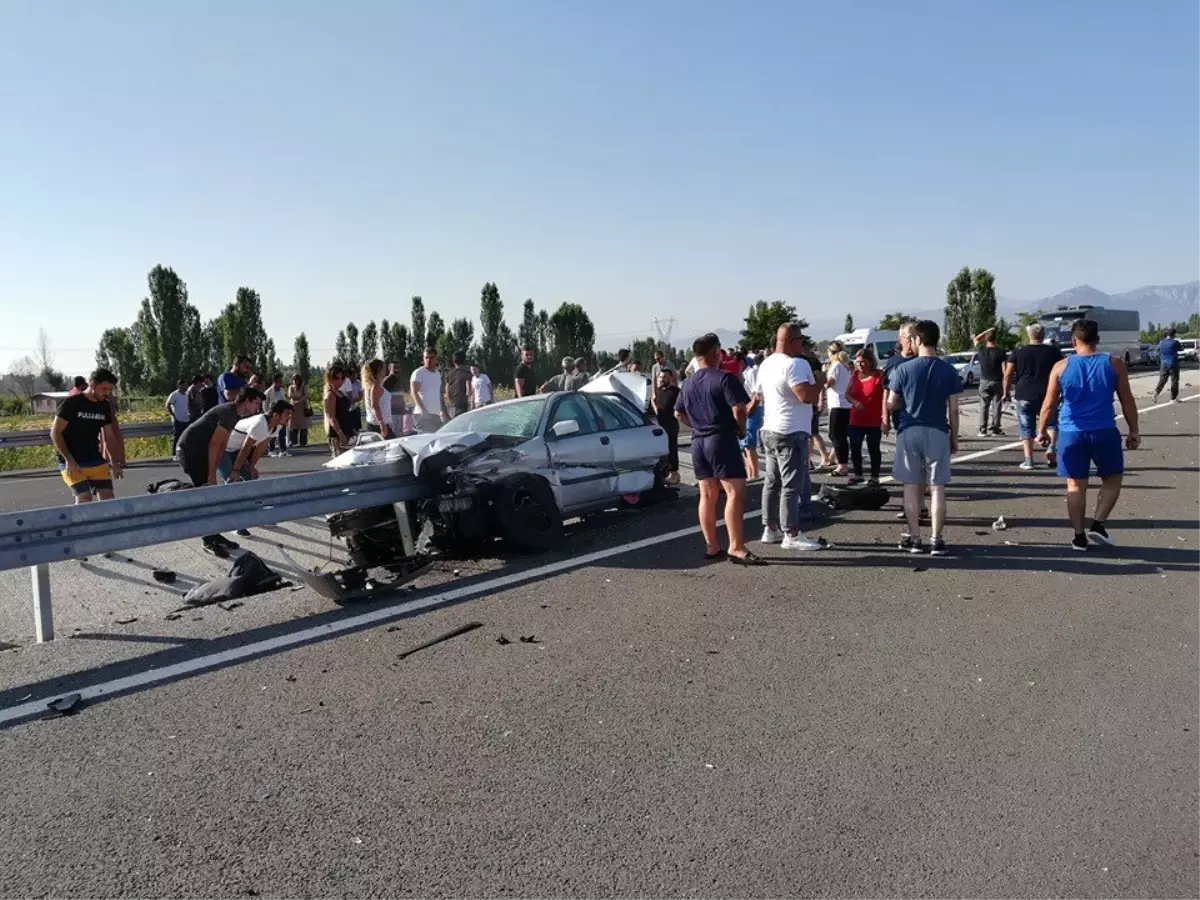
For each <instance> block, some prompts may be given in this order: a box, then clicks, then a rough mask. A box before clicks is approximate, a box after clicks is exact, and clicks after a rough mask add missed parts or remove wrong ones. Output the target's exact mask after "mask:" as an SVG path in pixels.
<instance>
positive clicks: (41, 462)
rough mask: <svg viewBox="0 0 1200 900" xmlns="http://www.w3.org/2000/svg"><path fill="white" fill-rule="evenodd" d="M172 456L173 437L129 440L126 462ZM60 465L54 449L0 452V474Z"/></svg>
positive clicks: (20, 448)
mask: <svg viewBox="0 0 1200 900" xmlns="http://www.w3.org/2000/svg"><path fill="white" fill-rule="evenodd" d="M170 455H171V436H170V435H169V434H164V435H163V436H162V437H149V438H127V439H126V440H125V461H126V462H133V461H134V460H138V459H161V458H163V457H169V456H170ZM57 465H58V462H57V461H56V460H55V458H54V448H53V447H11V448H8V449H5V450H0V472H22V471H24V470H26V469H52V468H54V467H56V466H57Z"/></svg>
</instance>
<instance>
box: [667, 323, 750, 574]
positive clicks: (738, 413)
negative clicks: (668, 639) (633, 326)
mask: <svg viewBox="0 0 1200 900" xmlns="http://www.w3.org/2000/svg"><path fill="white" fill-rule="evenodd" d="M692 356H693V358H694V361H695V362H696V366H697V368H696V374H695V375H693V376H692V377H691V378H689V379H688V380H687V381H685V382H684V383H683V387H682V389H681V390H680V392H679V400H678V401H676V404H675V418H676V419H678V420H679V423H680V424H681V425H684V426H686V427H688V428H690V429H691V430H692V468H693V470H694V471H695V473H696V481H697V482H698V487H699V488H700V530H701V532H703V534H704V544H705V554H704V556H705V559H720V558H723V557H725V556H726V555H728V558H729V561H730V562H732V563H737V564H738V565H743V566H759V565H763V562H764V561H763V560H762V559H761V558H760V557H758V556H755V555H754V553H752V552H751V551H750V550H749V549H747V548H746V533H745V532H746V523H745V517H744V515H743V514H744V512H745V509H746V461H745V459H744V458H743V456H742V450H741V447H739V446H738V439H739V438H740V437H741V436H742V435H743V434H744V433H745V431H746V407H747V405H748V404H749V403H750V396H749V395H748V394H747V393H746V388H745V386H744V385H743V384H742V379H741V378H740V377H738V376H737V375H731V374H730V373H728V372H723V371H721V369H720V363H721V341H720V339H719V338H718V337H717V336H716V335H715V334H706V335H704V336H703V337H701V338H697V339H696V341H695V342H694V343H693V344H692ZM722 488H723V489H724V490H725V527H726V529H727V530H728V531H729V552H728V554H726V553H725V551H723V550H721V547H720V545H719V544H718V543H717V503H718V502H719V500H720V497H721V490H722Z"/></svg>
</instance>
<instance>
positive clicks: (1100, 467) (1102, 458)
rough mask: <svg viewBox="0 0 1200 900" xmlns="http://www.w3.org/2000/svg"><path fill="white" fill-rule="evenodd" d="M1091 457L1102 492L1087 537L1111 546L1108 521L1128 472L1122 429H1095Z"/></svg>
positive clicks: (1097, 498)
mask: <svg viewBox="0 0 1200 900" xmlns="http://www.w3.org/2000/svg"><path fill="white" fill-rule="evenodd" d="M1090 438H1091V457H1092V461H1093V462H1094V463H1095V464H1096V474H1097V475H1098V476H1100V492H1099V494H1097V496H1096V518H1095V519H1094V520H1093V521H1092V527H1091V528H1089V529H1088V537H1089V538H1091V539H1092V540H1093V541H1095V542H1096V543H1097V544H1103V545H1105V546H1111V545H1112V543H1113V542H1112V539H1111V538H1110V537H1109V536H1108V528H1107V527H1106V525H1105V523H1106V522H1107V521H1108V517H1109V515H1110V514H1111V513H1112V511H1113V507H1114V506H1116V505H1117V499H1118V498H1119V497H1120V496H1121V481H1122V479H1123V477H1124V474H1125V445H1124V439H1123V438H1122V437H1121V432H1120V431H1118V430H1117V429H1116V428H1106V429H1104V430H1102V431H1096V432H1092V433H1091V435H1090Z"/></svg>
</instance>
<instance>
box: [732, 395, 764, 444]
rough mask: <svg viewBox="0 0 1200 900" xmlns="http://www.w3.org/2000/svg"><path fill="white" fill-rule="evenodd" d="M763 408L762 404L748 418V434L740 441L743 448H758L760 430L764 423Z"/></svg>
mask: <svg viewBox="0 0 1200 900" xmlns="http://www.w3.org/2000/svg"><path fill="white" fill-rule="evenodd" d="M763 415H764V412H763V408H762V407H761V406H760V407H759V408H758V409H756V410H755V411H754V412H752V413H750V415H749V416H748V417H747V419H746V436H745V437H743V438H742V439H741V440H740V441H738V446H739V447H741V448H742V449H743V450H757V449H758V444H759V441H758V432H759V430H760V429H761V428H762V423H763Z"/></svg>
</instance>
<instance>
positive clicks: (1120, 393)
mask: <svg viewBox="0 0 1200 900" xmlns="http://www.w3.org/2000/svg"><path fill="white" fill-rule="evenodd" d="M1071 343H1072V344H1073V345H1074V347H1075V355H1074V356H1069V357H1067V358H1066V359H1064V360H1062V361H1061V362H1059V363H1057V364H1056V365H1055V366H1054V368H1053V369H1052V370H1051V372H1050V385H1049V388H1048V389H1047V391H1046V399H1045V401H1043V403H1042V415H1041V418H1040V420H1039V423H1038V426H1039V427H1038V443H1040V444H1041V445H1042V446H1043V447H1046V446H1049V444H1050V433H1049V428H1050V422H1051V421H1052V416H1053V414H1054V411H1055V410H1058V474H1059V475H1060V476H1061V477H1063V478H1065V479H1067V515H1068V516H1069V517H1070V519H1071V527H1072V528H1074V529H1075V536H1074V537H1073V538H1072V539H1071V549H1073V550H1079V551H1081V552H1083V551H1086V550H1087V548H1088V541H1089V540H1090V541H1091V542H1092V543H1094V544H1099V545H1101V546H1105V547H1111V546H1112V543H1113V541H1112V538H1111V537H1109V535H1108V529H1107V527H1106V525H1105V523H1106V522H1107V521H1108V516H1109V514H1110V513H1111V512H1112V511H1113V507H1115V506H1116V505H1117V498H1118V497H1120V496H1121V480H1122V476H1123V475H1124V474H1125V454H1124V452H1123V450H1122V449H1121V432H1120V430H1119V429H1118V428H1117V419H1116V416H1115V415H1114V414H1113V395H1114V394H1116V396H1117V398H1118V399H1119V400H1120V401H1121V411H1122V412H1123V413H1124V414H1125V421H1126V422H1127V423H1128V424H1129V435H1128V436H1127V437H1126V438H1125V446H1126V447H1128V448H1129V449H1130V450H1136V449H1137V448H1138V447H1139V446H1141V443H1142V436H1141V434H1140V433H1139V432H1138V418H1137V404H1136V403H1135V402H1134V399H1133V391H1131V390H1130V388H1129V372H1128V370H1127V369H1126V368H1125V363H1124V362H1123V361H1122V360H1120V359H1117V358H1116V357H1115V356H1110V355H1109V354H1107V353H1100V352H1098V351H1097V349H1096V348H1097V345H1098V344H1099V343H1100V327H1099V326H1098V325H1097V324H1096V323H1095V322H1094V321H1092V320H1091V319H1078V320H1076V321H1075V323H1074V324H1073V325H1072V326H1071ZM1059 400H1061V401H1062V406H1061V408H1060V407H1059ZM1093 465H1095V467H1096V474H1097V475H1099V476H1100V493H1099V495H1098V496H1097V497H1096V518H1095V519H1093V520H1092V527H1091V528H1089V529H1088V530H1087V531H1086V532H1085V531H1084V530H1083V525H1084V519H1085V517H1086V515H1087V489H1088V476H1089V475H1090V474H1091V469H1092V466H1093Z"/></svg>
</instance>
